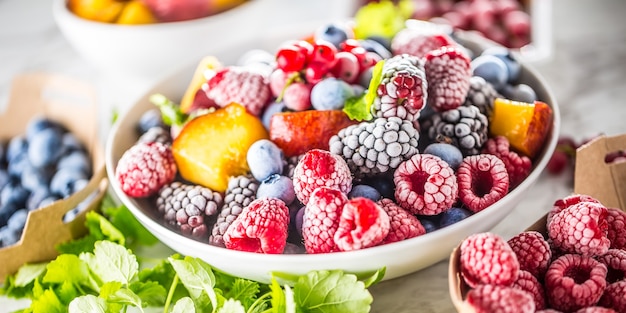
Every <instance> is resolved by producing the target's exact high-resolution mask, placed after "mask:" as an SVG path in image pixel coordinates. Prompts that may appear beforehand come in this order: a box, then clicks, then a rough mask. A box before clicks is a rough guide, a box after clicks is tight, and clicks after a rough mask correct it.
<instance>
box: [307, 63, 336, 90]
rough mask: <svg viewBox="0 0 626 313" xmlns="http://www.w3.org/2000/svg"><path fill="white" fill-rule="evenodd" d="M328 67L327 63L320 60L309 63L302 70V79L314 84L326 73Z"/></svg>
mask: <svg viewBox="0 0 626 313" xmlns="http://www.w3.org/2000/svg"><path fill="white" fill-rule="evenodd" d="M329 70H330V68H329V67H328V64H326V63H322V62H313V63H309V65H308V66H307V67H306V69H305V72H304V79H305V80H306V81H307V83H309V84H311V85H315V84H317V83H319V82H320V81H321V80H322V79H324V77H325V76H326V74H328V72H329Z"/></svg>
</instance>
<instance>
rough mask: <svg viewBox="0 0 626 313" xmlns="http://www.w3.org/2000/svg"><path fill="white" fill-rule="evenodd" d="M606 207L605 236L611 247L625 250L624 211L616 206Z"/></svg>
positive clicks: (625, 216) (625, 225) (625, 218)
mask: <svg viewBox="0 0 626 313" xmlns="http://www.w3.org/2000/svg"><path fill="white" fill-rule="evenodd" d="M607 209H608V215H607V216H606V222H607V223H608V225H609V228H608V230H607V235H606V236H607V238H609V241H611V249H622V250H626V212H624V211H622V210H620V209H616V208H607Z"/></svg>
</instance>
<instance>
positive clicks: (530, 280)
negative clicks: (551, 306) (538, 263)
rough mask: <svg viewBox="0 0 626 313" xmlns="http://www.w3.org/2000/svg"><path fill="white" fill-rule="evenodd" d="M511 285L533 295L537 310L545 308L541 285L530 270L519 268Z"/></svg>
mask: <svg viewBox="0 0 626 313" xmlns="http://www.w3.org/2000/svg"><path fill="white" fill-rule="evenodd" d="M512 287H513V288H516V289H520V290H523V291H526V292H528V293H529V294H530V295H531V296H532V297H533V300H534V301H535V308H536V309H537V310H542V309H545V308H546V297H545V295H544V290H543V285H541V283H540V282H539V280H538V279H537V277H535V276H534V275H533V274H531V273H530V272H527V271H524V270H520V271H519V276H518V277H517V280H516V281H515V282H514V283H513V286H512Z"/></svg>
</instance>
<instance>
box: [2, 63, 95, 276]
mask: <svg viewBox="0 0 626 313" xmlns="http://www.w3.org/2000/svg"><path fill="white" fill-rule="evenodd" d="M12 83H13V84H12V86H11V90H10V95H9V99H8V103H7V105H6V107H5V109H4V111H3V112H2V114H1V115H0V125H2V127H1V128H0V139H1V140H8V139H10V138H12V137H13V136H15V135H20V134H24V133H25V131H26V125H27V124H28V122H29V121H30V120H31V119H32V118H34V117H36V116H45V117H48V118H50V119H52V120H54V121H57V122H60V123H61V124H63V125H64V126H65V127H66V128H67V129H68V130H69V131H71V132H72V133H73V134H74V135H76V136H77V137H78V139H80V140H81V142H82V143H83V144H84V145H85V147H87V149H88V150H89V153H90V156H91V159H92V163H93V164H92V168H93V175H92V177H91V179H90V181H89V183H88V184H87V186H86V187H84V188H83V189H82V190H80V191H78V192H76V193H74V194H72V195H71V196H69V197H67V198H65V199H62V200H58V201H56V202H54V203H52V204H50V205H49V206H46V207H41V208H38V209H36V210H33V211H30V212H29V213H28V217H27V220H26V225H25V227H24V230H23V232H22V236H21V238H20V240H19V241H18V242H17V243H16V244H14V245H11V246H7V247H4V248H0V281H3V280H4V279H5V277H6V276H8V275H10V274H12V273H14V272H15V271H16V270H17V269H18V268H19V267H20V266H22V265H23V264H25V263H36V262H43V261H48V260H51V259H53V258H55V257H56V255H57V254H58V253H57V251H56V246H57V245H58V244H60V243H62V242H65V241H68V240H71V239H73V238H77V237H79V236H81V235H83V234H85V233H86V231H87V229H86V228H85V215H86V213H87V212H89V211H92V210H95V209H97V208H98V206H99V203H100V201H101V200H102V198H103V196H104V195H105V193H106V189H107V180H106V175H105V173H106V172H105V170H104V159H103V153H102V147H101V144H100V142H99V136H98V125H99V123H98V120H97V111H98V110H97V106H96V96H95V91H94V90H93V88H92V87H91V86H89V85H88V84H85V83H84V82H80V81H76V80H73V79H70V78H67V77H61V76H56V75H50V74H44V73H28V74H21V75H18V76H16V77H15V78H14V80H13V82H12ZM83 201H87V205H86V206H85V209H84V210H83V211H81V213H80V214H78V215H77V216H76V217H75V218H74V219H73V220H71V221H69V222H67V223H64V222H63V216H64V215H65V214H66V213H67V212H69V211H70V210H72V209H73V208H75V207H76V206H77V205H78V204H79V203H82V202H83Z"/></svg>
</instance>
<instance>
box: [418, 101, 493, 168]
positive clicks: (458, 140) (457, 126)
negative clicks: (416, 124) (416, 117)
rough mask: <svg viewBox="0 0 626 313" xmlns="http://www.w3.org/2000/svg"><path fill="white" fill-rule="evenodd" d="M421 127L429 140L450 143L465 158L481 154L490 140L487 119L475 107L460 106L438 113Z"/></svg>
mask: <svg viewBox="0 0 626 313" xmlns="http://www.w3.org/2000/svg"><path fill="white" fill-rule="evenodd" d="M421 126H422V131H423V132H425V133H426V134H427V136H428V139H429V140H431V141H433V142H437V141H449V143H451V144H453V145H455V146H457V147H458V148H459V150H461V152H462V153H463V155H464V156H468V155H475V154H479V153H480V150H481V148H482V146H483V144H484V143H485V142H486V141H487V139H488V135H487V131H488V120H487V117H486V116H485V115H484V114H482V113H480V110H479V109H478V108H477V107H475V106H460V107H458V108H456V109H452V110H447V111H444V112H439V113H436V114H434V115H432V116H431V117H430V118H428V119H426V120H424V121H423V123H421Z"/></svg>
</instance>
